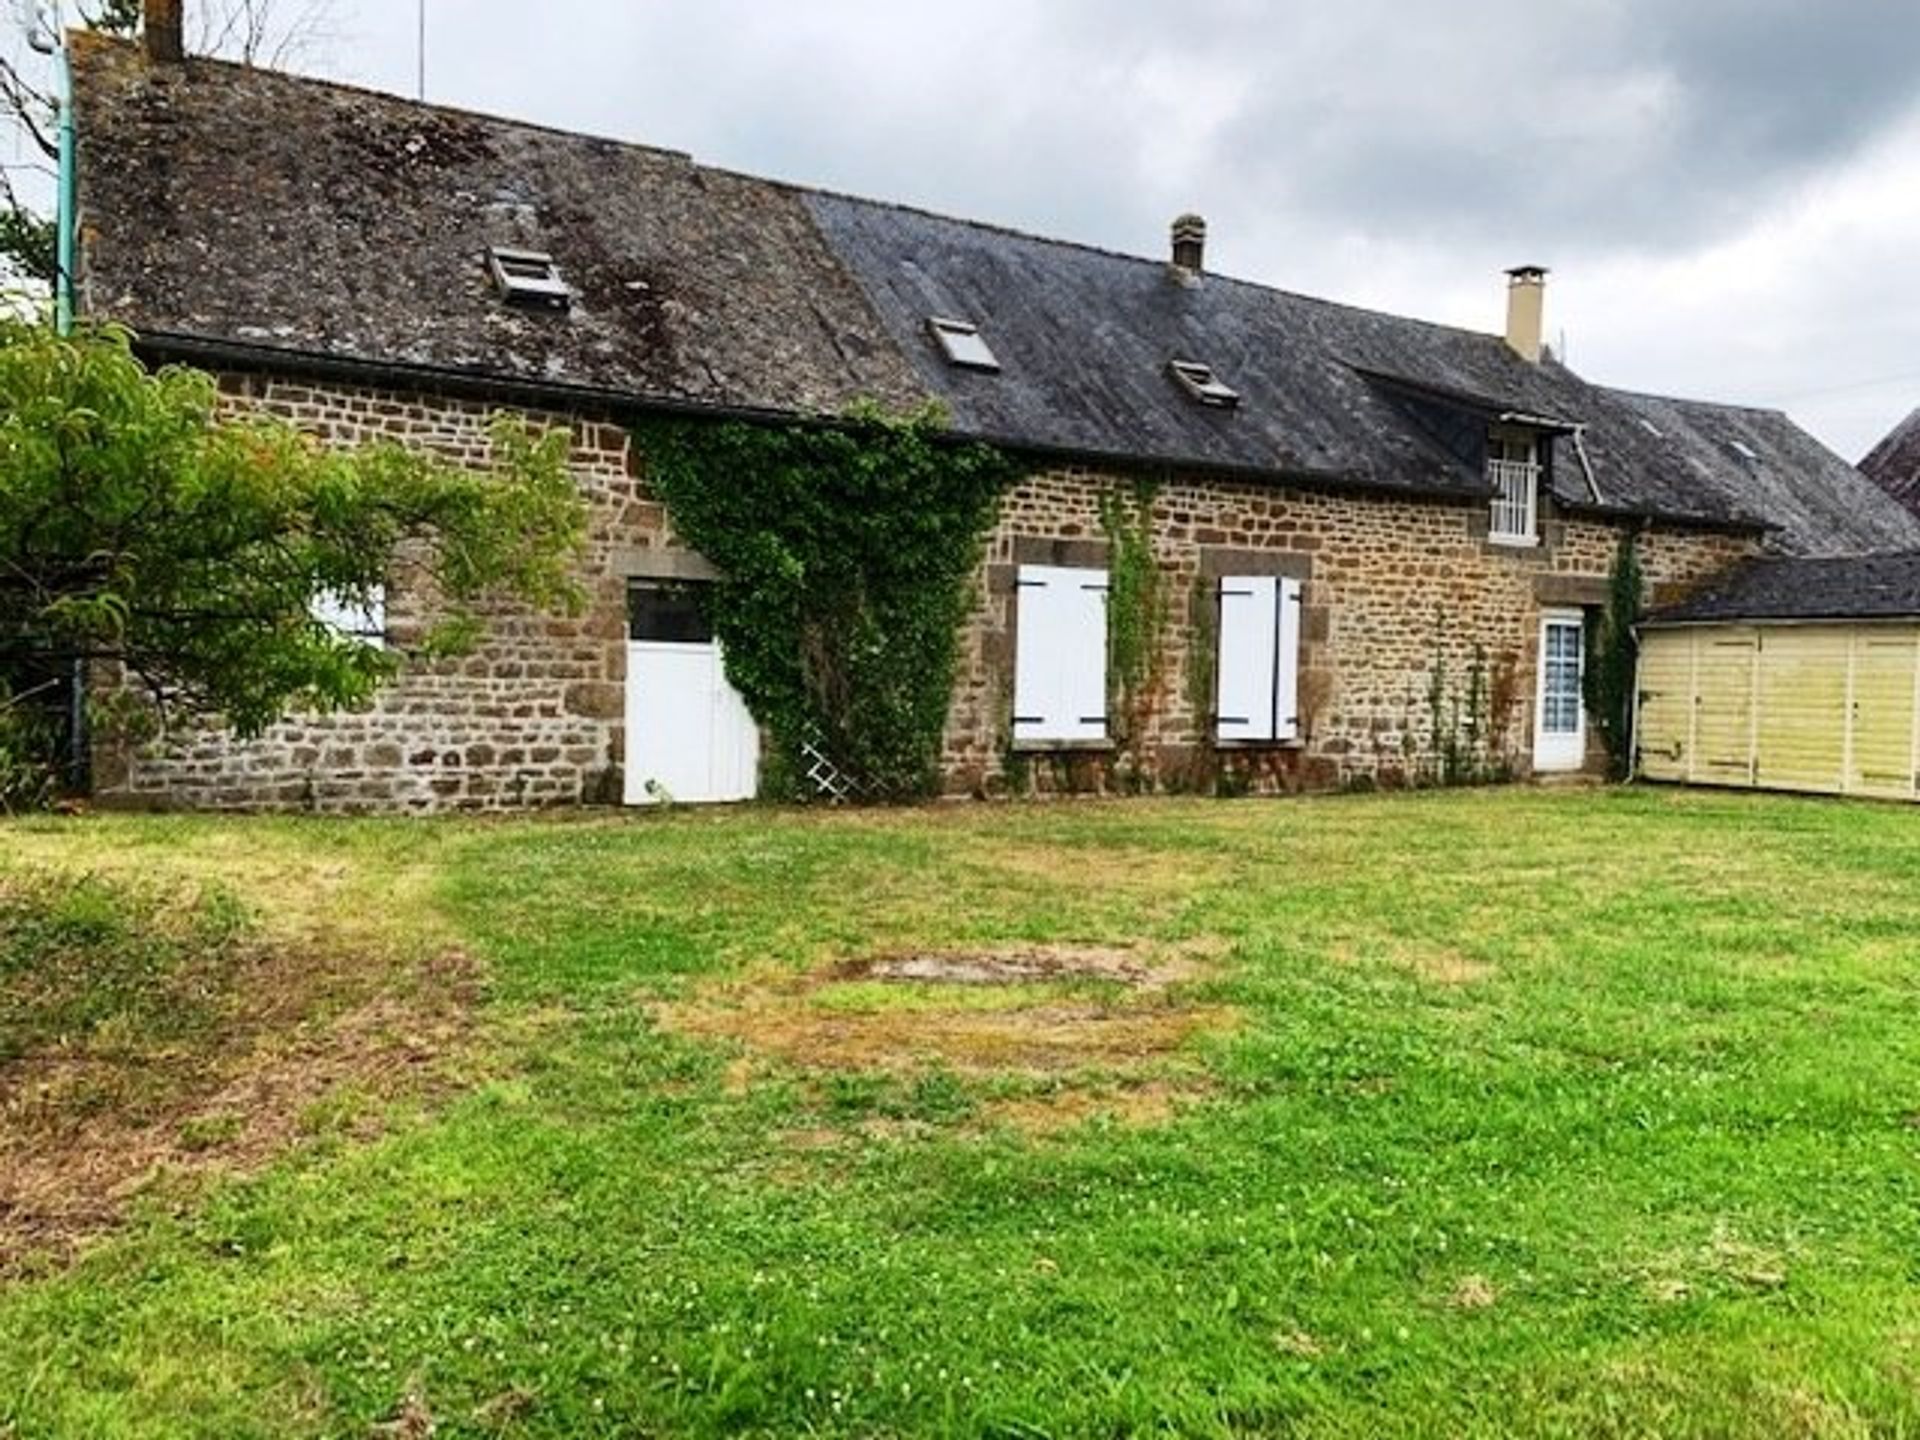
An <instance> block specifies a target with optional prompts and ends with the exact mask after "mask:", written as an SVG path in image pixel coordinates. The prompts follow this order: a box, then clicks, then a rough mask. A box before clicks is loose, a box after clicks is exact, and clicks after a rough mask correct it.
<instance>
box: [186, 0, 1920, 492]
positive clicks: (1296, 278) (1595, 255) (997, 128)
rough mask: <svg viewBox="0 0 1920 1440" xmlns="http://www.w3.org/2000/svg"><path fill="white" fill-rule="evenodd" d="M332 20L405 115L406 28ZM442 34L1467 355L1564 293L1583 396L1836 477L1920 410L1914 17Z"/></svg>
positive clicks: (514, 88)
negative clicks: (1784, 426)
mask: <svg viewBox="0 0 1920 1440" xmlns="http://www.w3.org/2000/svg"><path fill="white" fill-rule="evenodd" d="M279 3H281V4H282V5H283V6H288V7H291V6H296V5H300V4H306V3H315V0H279ZM318 3H321V4H323V5H325V4H329V3H330V7H331V15H330V22H331V30H332V32H333V33H332V34H331V36H330V37H329V38H327V39H325V40H324V41H322V42H321V43H319V44H317V45H315V46H312V47H310V48H309V50H308V51H307V52H306V53H305V54H303V55H302V56H301V57H300V58H299V60H298V62H297V64H298V68H303V69H308V70H311V71H314V72H316V73H321V74H326V75H330V76H334V77H336V78H340V79H346V80H352V81H356V82H359V83H364V84H368V85H373V86H376V87H378V88H382V89H392V90H398V91H402V92H407V93H410V92H411V91H412V90H413V88H414V84H415V61H416V52H415V34H414V30H415V16H414V9H415V4H414V0H318ZM193 4H194V0H188V5H189V10H190V12H191V10H192V8H193ZM426 5H427V32H428V34H427V94H428V97H429V98H431V99H433V100H436V101H441V102H446V103H451V104H458V105H464V106H470V107H474V108H478V109H482V110H487V111H493V112H499V113H504V114H509V115H514V116H518V117H522V118H525V119H530V120H537V121H541V122H544V123H548V124H552V125H558V126H562V127H566V128H569V129H579V130H587V131H593V132H597V133H602V134H607V135H612V136H617V137H621V138H626V139H632V140H640V141H645V142H648V143H652V144H658V145H665V146H670V147H673V148H677V149H684V150H688V151H691V152H692V153H693V155H694V156H695V157H696V158H697V159H700V160H702V161H705V162H708V163H711V164H717V165H725V166H730V167H734V168H738V169H744V170H748V171H752V172H755V173H759V174H765V175H772V176H777V177H781V178H784V179H791V180H798V181H804V182H808V183H813V184H819V185H824V186H829V187H833V188H837V189H844V190H849V191H853V192H856V193H859V194H863V195H872V196H877V197H882V198H888V199H899V200H906V201H910V202H913V203H916V204H920V205H924V206H927V207H929V208H932V209H936V210H941V211H946V212H950V213H954V214H959V215H964V216H969V217H973V218H979V219H985V220H992V221H996V222H999V223H1003V224H1007V225H1012V226H1017V227H1020V228H1023V229H1030V230H1036V231H1040V232H1043V233H1046V234H1050V235H1058V236H1062V237H1067V238H1071V239H1076V240H1083V241H1088V242H1092V243H1094V244H1099V245H1104V246H1109V247H1112V248H1115V249H1120V250H1126V251H1132V252H1137V253H1147V254H1159V253H1161V251H1162V250H1163V248H1164V246H1165V243H1166V239H1165V237H1166V225H1167V222H1168V220H1169V219H1170V218H1171V217H1172V216H1173V215H1174V214H1175V213H1177V212H1179V211H1181V210H1184V209H1188V208H1193V209H1197V210H1199V211H1201V212H1202V213H1203V214H1205V215H1206V216H1207V218H1208V220H1209V221H1210V222H1211V226H1212V237H1211V241H1210V251H1209V262H1210V265H1211V266H1212V267H1213V268H1217V269H1220V270H1224V271H1227V272H1229V273H1233V274H1236V275H1240V276H1244V277H1247V278H1250V279H1257V280H1261V281H1265V282H1268V283H1271V284H1275V285H1279V286H1283V287H1286V288H1288V289H1294V290H1300V291H1305V292H1308V293H1312V294H1318V295H1324V296H1327V297H1330V298H1334V299H1340V300H1347V301H1351V302H1354V303H1358V304H1364V305H1372V306H1379V307H1382V308H1386V309H1391V310H1396V311H1400V312H1404V313H1408V314H1414V315H1420V316H1424V317H1428V318H1432V319H1437V320H1443V321H1448V322H1452V323H1457V324H1463V325H1470V326H1475V327H1478V328H1482V329H1497V328H1499V326H1500V324H1501V320H1502V315H1503V308H1502V307H1503V305H1504V298H1503V292H1502V284H1503V282H1502V280H1501V277H1500V274H1499V272H1500V271H1501V270H1502V269H1503V268H1504V267H1506V266H1509V265H1513V264H1518V263H1522V262H1528V263H1541V264H1546V265H1550V266H1552V267H1553V271H1554V275H1553V280H1552V289H1551V291H1550V293H1549V315H1548V330H1549V333H1550V335H1551V336H1553V337H1555V338H1556V339H1557V338H1558V337H1560V336H1562V335H1564V341H1565V346H1566V352H1567V355H1568V358H1569V359H1570V361H1571V362H1572V364H1573V365H1574V366H1575V367H1576V368H1578V369H1580V370H1581V371H1583V372H1584V373H1586V374H1587V375H1589V376H1590V377H1592V378H1594V379H1597V380H1602V381H1605V382H1608V383H1612V384H1618V385H1625V386H1631V387H1635V388H1641V389H1653V390H1664V391H1671V392H1677V393H1684V394H1689V395H1698V396H1703V397H1707V398H1715V399H1726V400H1734V401H1741V402H1747V403H1755V404H1765V405H1778V406H1782V407H1784V408H1785V409H1787V410H1789V411H1790V412H1791V413H1792V414H1793V415H1794V416H1795V417H1796V418H1798V419H1799V420H1800V421H1801V422H1802V423H1803V424H1805V425H1807V426H1808V427H1809V428H1810V429H1812V430H1813V431H1814V432H1815V433H1816V434H1818V435H1819V436H1821V438H1823V439H1824V440H1826V441H1827V442H1828V443H1829V444H1830V445H1832V446H1833V447H1834V448H1835V449H1837V450H1839V451H1840V452H1841V453H1842V454H1843V455H1845V456H1846V457H1847V458H1848V459H1857V458H1859V456H1860V454H1861V453H1862V452H1863V451H1864V450H1865V449H1866V448H1867V447H1868V446H1869V445H1871V444H1872V443H1873V441H1875V440H1876V439H1878V438H1879V436H1880V435H1881V434H1882V433H1884V432H1885V431H1886V430H1887V429H1889V428H1890V427H1891V426H1892V425H1893V423H1894V422H1895V421H1896V420H1897V419H1899V417H1900V416H1902V415H1903V414H1905V413H1906V412H1907V411H1908V410H1910V409H1912V408H1914V407H1915V406H1916V405H1920V7H1916V6H1915V5H1914V4H1913V0H1818V3H1814V0H1453V3H1446V4H1414V3H1408V0H1338V3H1326V0H1274V3H1258V0H1183V3H1167V0H1025V3H1020V0H969V3H966V4H952V3H941V4H934V3H923V0H803V3H794V0H631V3H619V4H615V3H607V0H540V3H538V4H533V5H529V4H527V3H526V0H514V3H508V0H426Z"/></svg>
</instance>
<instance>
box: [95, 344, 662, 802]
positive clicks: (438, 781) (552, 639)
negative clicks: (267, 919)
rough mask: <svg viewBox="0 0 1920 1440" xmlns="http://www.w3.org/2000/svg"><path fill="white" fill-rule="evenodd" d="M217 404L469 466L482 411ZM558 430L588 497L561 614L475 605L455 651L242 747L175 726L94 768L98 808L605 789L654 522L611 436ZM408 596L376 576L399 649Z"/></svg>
mask: <svg viewBox="0 0 1920 1440" xmlns="http://www.w3.org/2000/svg"><path fill="white" fill-rule="evenodd" d="M222 391H223V396H224V398H225V401H226V403H227V404H228V405H229V406H231V407H233V408H235V409H242V408H251V409H255V410H264V411H266V412H268V413H270V414H273V415H277V416H281V417H283V418H285V419H288V420H290V421H292V422H294V423H295V424H298V425H299V426H300V427H301V428H303V429H305V430H308V431H310V432H312V433H314V434H316V435H318V436H321V437H322V438H324V439H327V440H329V441H333V442H336V443H341V444H351V443H357V442H361V441H367V440H373V439H379V438H386V439H393V440H399V441H403V442H405V443H407V444H410V445H416V446H421V447H424V448H428V449H432V450H434V451H437V452H438V453H440V454H442V455H444V456H446V457H447V458H449V459H452V460H455V461H459V462H463V463H467V464H472V465H483V464H485V463H486V461H487V458H488V445H487V433H486V432H487V422H488V419H489V417H490V415H491V414H492V413H493V409H494V408H495V407H492V406H488V405H481V404H477V403H473V402H470V401H465V400H459V399H452V398H447V397H434V396H424V395H409V394H400V393H396V392H389V391H382V390H373V389H363V388H355V387H348V386H341V385H337V384H325V385H321V384H309V383H304V382H297V381H292V380H280V379H259V378H246V377H223V379H222ZM529 418H530V419H531V420H533V421H534V422H535V423H538V424H545V425H554V426H561V427H564V428H566V429H568V430H569V431H570V432H571V434H572V437H573V445H572V455H571V460H570V465H571V468H572V470H573V473H574V474H575V476H576V477H577V478H578V479H579V482H580V486H581V489H582V491H583V492H584V493H585V495H586V497H587V499H588V502H589V504H590V506H591V516H592V518H591V525H590V531H589V539H588V545H587V550H586V554H585V556H584V560H583V570H582V574H581V580H582V582H583V586H584V588H585V591H586V596H587V603H586V606H585V608H584V610H583V611H582V612H581V613H580V614H579V615H578V616H557V615H548V614H534V613H529V612H527V611H525V610H520V609H507V610H499V611H495V612H493V613H486V612H484V611H483V614H484V615H485V618H486V620H487V629H486V635H485V638H484V639H483V641H482V642H481V644H480V646H479V647H478V648H477V649H476V650H475V651H474V652H473V653H471V654H469V655H466V656H463V657H460V658H458V659H450V660H445V661H435V662H410V663H409V664H408V665H407V666H406V668H405V670H404V671H403V672H402V675H401V676H400V678H399V679H398V680H397V681H395V682H394V683H393V684H392V685H391V686H389V687H388V688H387V689H386V690H385V691H383V692H382V694H381V695H380V696H379V698H378V699H377V700H376V701H375V702H374V704H373V706H372V707H371V708H370V709H367V710H364V711H359V712H355V713H336V714H331V715H323V716H303V717H296V718H294V719H290V720H288V721H286V722H284V723H282V724H280V725H278V726H276V727H274V728H273V729H272V730H270V731H269V732H268V733H267V734H265V735H264V736H262V737H260V738H259V739H256V740H249V741H240V740H236V739H234V738H233V737H231V736H230V735H227V734H225V733H223V732H221V731H219V730H217V729H214V728H212V727H210V726H205V725H193V726H186V727H180V728H177V729H176V730H175V731H174V732H173V733H171V734H169V735H168V736H167V737H166V738H165V739H164V740H163V741H162V742H160V743H158V744H156V745H152V746H148V747H145V748H144V749H142V750H141V751H140V752H138V753H135V754H130V755H129V754H117V753H104V754H99V755H97V756H96V760H95V770H96V776H95V789H96V792H97V793H98V794H99V796H100V797H101V798H102V799H103V800H105V801H108V802H112V803H118V804H123V805H165V806H182V807H190V808H196V809H239V808H275V809H312V810H324V811H343V810H403V811H423V810H440V809H450V808H463V809H517V808H523V807H531V806H543V805H572V804H579V803H582V802H593V801H601V800H617V799H618V798H619V793H620V789H619V765H620V757H621V754H622V751H623V748H624V746H623V728H624V726H623V717H624V691H623V685H624V680H625V674H626V577H627V576H628V575H631V574H638V573H651V571H652V567H651V566H650V564H649V560H650V559H654V560H657V559H659V558H660V557H661V556H662V555H663V554H664V553H666V547H667V546H668V535H667V529H666V522H665V517H664V515H663V513H662V511H661V509H660V507H659V506H658V505H656V504H653V503H652V502H651V501H649V500H648V499H647V498H646V496H645V495H644V494H643V493H642V492H641V488H640V485H639V483H638V481H637V480H636V479H635V477H634V473H633V472H634V467H633V464H632V455H631V454H630V449H629V444H628V436H627V432H626V430H625V429H624V428H623V427H621V426H619V425H617V424H612V423H606V422H603V421H600V420H597V419H582V418H569V417H566V416H560V415H553V414H540V413H537V412H535V413H533V414H531V415H530V417H529ZM419 600H420V597H418V596H417V595H415V594H410V593H408V592H407V591H406V590H404V589H401V588H398V587H397V586H393V585H390V586H389V593H388V596H387V613H388V623H389V631H390V634H391V636H392V638H393V640H394V642H395V643H396V644H397V645H399V646H400V647H401V648H403V649H404V647H405V644H406V641H407V639H408V637H409V636H410V635H415V634H417V633H418V630H419V626H420V621H421V616H420V613H419V610H420V603H419Z"/></svg>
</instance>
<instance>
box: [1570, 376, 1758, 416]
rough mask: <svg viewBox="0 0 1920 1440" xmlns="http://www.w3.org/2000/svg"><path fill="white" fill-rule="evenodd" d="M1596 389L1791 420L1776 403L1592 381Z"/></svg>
mask: <svg viewBox="0 0 1920 1440" xmlns="http://www.w3.org/2000/svg"><path fill="white" fill-rule="evenodd" d="M1587 383H1589V384H1592V385H1593V388H1594V389H1596V390H1601V391H1604V392H1606V393H1607V394H1609V395H1624V396H1625V397H1626V398H1627V399H1629V400H1659V401H1662V402H1664V403H1665V404H1668V405H1691V406H1695V407H1698V408H1700V409H1704V410H1736V411H1739V412H1740V413H1742V414H1745V415H1777V416H1781V417H1783V418H1785V419H1788V420H1791V419H1792V418H1793V417H1792V416H1791V415H1788V414H1787V412H1786V410H1785V409H1784V408H1782V407H1781V406H1778V405H1742V404H1741V403H1740V402H1739V401H1737V400H1701V399H1697V398H1695V397H1694V396H1691V395H1668V394H1666V393H1664V392H1662V391H1659V390H1635V389H1633V388H1632V387H1631V386H1627V385H1599V384H1594V382H1592V381H1588V382H1587Z"/></svg>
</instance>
